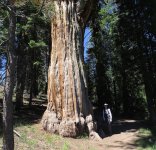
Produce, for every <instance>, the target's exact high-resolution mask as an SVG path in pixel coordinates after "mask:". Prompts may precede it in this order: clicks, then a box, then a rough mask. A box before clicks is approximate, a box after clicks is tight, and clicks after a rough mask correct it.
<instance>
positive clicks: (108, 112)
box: [103, 108, 112, 122]
mask: <svg viewBox="0 0 156 150" xmlns="http://www.w3.org/2000/svg"><path fill="white" fill-rule="evenodd" d="M105 111H106V113H107V114H108V115H109V120H108V121H109V122H112V113H111V110H110V109H109V108H106V109H104V110H103V120H104V121H105Z"/></svg>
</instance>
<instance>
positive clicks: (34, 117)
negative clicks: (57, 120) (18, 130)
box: [0, 98, 47, 137]
mask: <svg viewBox="0 0 156 150" xmlns="http://www.w3.org/2000/svg"><path fill="white" fill-rule="evenodd" d="M46 103H47V100H46V99H45V98H43V99H33V102H32V106H31V107H29V106H28V104H24V106H23V107H22V108H21V110H20V111H18V112H15V111H14V126H16V127H17V126H24V125H31V124H34V123H38V122H40V119H41V118H42V115H43V113H44V111H45V109H46ZM14 105H15V104H14ZM0 137H2V100H0Z"/></svg>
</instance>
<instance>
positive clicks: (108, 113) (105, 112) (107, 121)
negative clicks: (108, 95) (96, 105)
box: [103, 103, 112, 135]
mask: <svg viewBox="0 0 156 150" xmlns="http://www.w3.org/2000/svg"><path fill="white" fill-rule="evenodd" d="M103 120H104V122H105V125H106V126H107V130H108V133H109V135H112V125H111V123H112V113H111V110H110V108H108V104H106V103H105V104H104V109H103Z"/></svg>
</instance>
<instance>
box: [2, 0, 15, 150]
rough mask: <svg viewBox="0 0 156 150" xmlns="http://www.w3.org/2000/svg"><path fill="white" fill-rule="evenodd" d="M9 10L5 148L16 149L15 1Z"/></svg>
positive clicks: (4, 108)
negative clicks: (14, 96)
mask: <svg viewBox="0 0 156 150" xmlns="http://www.w3.org/2000/svg"><path fill="white" fill-rule="evenodd" d="M8 4H10V5H9V7H10V10H9V43H8V52H7V54H8V55H7V56H8V61H7V71H6V80H5V89H4V99H3V150H13V149H14V136H13V103H12V95H13V89H14V76H15V29H16V18H15V13H14V6H13V1H11V0H10V1H9V2H8Z"/></svg>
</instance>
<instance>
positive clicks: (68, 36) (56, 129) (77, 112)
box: [42, 0, 93, 137]
mask: <svg viewBox="0 0 156 150" xmlns="http://www.w3.org/2000/svg"><path fill="white" fill-rule="evenodd" d="M82 4H84V5H82ZM91 4H92V1H87V2H86V1H83V0H82V1H77V3H75V1H73V0H71V1H68V0H64V1H58V0H54V8H55V16H54V18H53V20H52V29H51V34H52V35H51V36H52V50H51V60H50V66H49V73H48V106H47V110H46V111H45V113H44V115H43V118H42V125H43V128H44V129H45V130H48V131H49V132H52V133H59V134H60V135H62V136H69V137H74V136H76V135H77V134H78V133H79V132H80V131H82V130H83V128H84V118H85V117H86V116H88V115H89V114H91V111H92V108H91V104H90V103H89V101H88V95H87V83H86V77H85V72H84V60H83V59H84V58H83V36H84V28H85V23H86V20H87V19H88V16H89V14H90V9H91ZM87 6H88V7H87ZM85 9H86V10H85ZM81 11H82V12H83V13H82V12H81ZM81 13H82V14H83V15H82V14H81ZM84 16H85V18H84ZM89 122H92V117H91V116H90V117H89V118H88V117H87V120H86V123H89ZM92 125H93V124H92ZM88 128H89V131H91V130H92V128H91V127H90V126H89V127H88Z"/></svg>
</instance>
